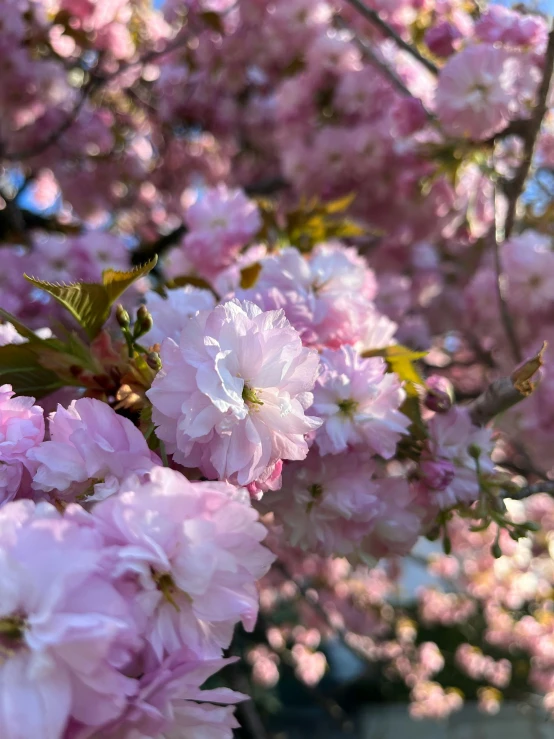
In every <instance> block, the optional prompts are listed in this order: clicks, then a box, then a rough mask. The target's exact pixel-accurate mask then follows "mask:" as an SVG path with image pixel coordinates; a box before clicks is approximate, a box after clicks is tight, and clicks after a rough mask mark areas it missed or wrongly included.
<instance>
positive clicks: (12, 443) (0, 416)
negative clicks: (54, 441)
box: [0, 385, 44, 503]
mask: <svg viewBox="0 0 554 739" xmlns="http://www.w3.org/2000/svg"><path fill="white" fill-rule="evenodd" d="M43 439H44V411H43V410H42V408H41V407H40V406H38V405H35V399H34V398H27V397H24V396H16V395H15V393H14V392H13V391H12V388H11V385H2V386H0V503H5V502H6V501H8V500H13V499H14V498H15V496H16V495H17V494H18V492H20V491H21V490H22V486H23V487H25V488H26V489H28V488H29V486H30V482H31V477H30V476H31V475H32V474H33V473H34V471H35V469H36V464H35V462H34V460H33V459H32V451H33V450H36V448H37V447H38V446H39V445H40V443H41V442H42V441H43Z"/></svg>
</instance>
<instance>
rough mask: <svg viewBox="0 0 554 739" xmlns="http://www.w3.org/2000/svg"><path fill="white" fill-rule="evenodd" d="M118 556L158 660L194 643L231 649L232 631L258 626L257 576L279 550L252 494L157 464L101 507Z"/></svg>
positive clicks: (118, 568)
mask: <svg viewBox="0 0 554 739" xmlns="http://www.w3.org/2000/svg"><path fill="white" fill-rule="evenodd" d="M94 517H95V519H96V520H97V521H98V523H99V526H100V528H101V530H102V532H103V533H104V536H105V538H106V542H107V544H108V546H112V547H114V552H115V555H116V558H117V560H116V564H115V565H114V567H115V575H116V576H117V577H124V578H127V579H128V580H129V588H130V592H131V593H132V594H133V595H132V596H131V597H132V599H133V602H134V604H135V610H136V619H137V622H138V623H140V624H141V629H142V630H143V632H144V634H145V636H146V639H147V640H148V642H149V644H150V646H151V649H152V652H153V655H154V656H155V658H156V660H157V661H158V662H161V661H162V660H163V659H164V657H165V656H166V655H168V654H171V652H172V651H174V650H175V649H178V648H181V647H185V646H188V647H189V648H192V649H194V650H195V651H196V652H197V653H199V654H200V653H201V654H204V655H206V656H218V655H219V650H220V648H221V647H227V646H228V645H229V642H230V640H231V636H232V634H233V628H234V626H235V624H236V623H237V622H238V621H242V623H243V625H244V626H245V628H246V629H249V630H251V629H252V628H253V627H254V624H255V622H256V616H257V610H258V595H257V591H256V587H255V581H256V580H257V579H259V578H260V577H261V576H262V575H264V574H265V573H266V572H267V570H268V568H269V566H270V564H271V562H272V561H273V555H272V554H271V553H270V552H269V550H267V549H266V548H265V547H263V546H261V544H260V542H261V541H262V540H263V538H264V537H265V534H266V530H265V528H264V527H263V526H262V525H261V524H260V523H258V521H257V518H258V516H257V513H256V511H254V510H253V509H252V508H251V507H250V505H249V500H248V496H242V497H241V496H240V494H239V492H238V491H236V489H235V488H234V487H233V486H232V485H230V484H228V483H217V482H192V483H191V482H189V481H188V480H187V479H186V478H185V477H184V476H183V475H181V474H180V473H179V472H176V471H173V470H169V469H167V468H163V467H155V468H153V469H152V471H151V473H150V474H149V476H148V478H147V479H146V480H145V481H144V482H141V481H140V479H139V478H138V477H131V478H129V479H128V480H126V481H125V482H124V483H123V484H122V486H121V488H120V491H119V493H118V495H115V496H112V497H110V498H107V499H106V500H104V501H102V502H101V503H99V504H98V505H97V506H96V507H95V508H94Z"/></svg>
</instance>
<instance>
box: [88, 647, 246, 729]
mask: <svg viewBox="0 0 554 739" xmlns="http://www.w3.org/2000/svg"><path fill="white" fill-rule="evenodd" d="M233 661H235V660H233V659H211V660H201V659H199V658H198V657H197V655H195V654H194V652H191V651H190V649H188V648H186V647H185V648H183V649H179V650H177V651H175V652H173V654H172V655H171V656H170V657H168V658H167V659H166V660H164V662H163V663H162V664H161V665H160V666H159V667H156V668H154V669H153V670H149V671H147V672H145V674H144V675H143V676H142V677H141V678H140V683H139V690H138V692H137V694H136V696H133V697H132V698H131V700H130V701H129V705H128V707H127V710H126V711H125V713H124V714H123V716H122V717H121V718H120V719H118V720H117V721H115V722H113V723H112V724H111V725H109V726H105V727H103V728H102V730H101V731H99V732H98V733H95V734H93V736H92V739H135V738H136V739H138V737H139V736H140V737H144V739H147V738H149V737H156V738H157V737H161V736H162V735H163V736H164V737H175V739H177V737H185V736H186V737H188V736H190V737H193V736H194V737H196V736H198V737H200V736H202V737H204V736H205V737H206V738H207V739H208V738H209V739H232V736H233V729H235V728H238V723H237V721H236V719H235V717H234V715H233V713H234V707H233V704H234V703H238V702H240V701H243V700H246V699H247V696H245V695H243V694H242V693H237V692H235V691H233V690H230V689H229V688H213V689H211V690H202V689H201V688H202V685H203V684H204V683H205V682H206V680H208V678H210V677H211V676H212V675H213V674H214V673H216V672H218V671H219V670H221V669H222V668H223V667H225V666H226V665H228V664H229V663H232V662H233ZM215 704H218V705H215ZM78 736H79V735H78Z"/></svg>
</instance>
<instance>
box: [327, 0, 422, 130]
mask: <svg viewBox="0 0 554 739" xmlns="http://www.w3.org/2000/svg"><path fill="white" fill-rule="evenodd" d="M335 23H336V25H337V26H338V27H339V28H342V29H343V30H345V31H349V32H350V33H351V34H352V41H353V42H354V43H355V44H356V46H357V47H358V49H359V50H360V52H361V54H362V56H364V57H365V58H366V59H367V61H368V62H369V63H370V64H372V65H373V66H374V67H375V68H376V69H378V70H379V71H380V72H381V73H382V75H383V77H386V79H387V80H388V81H389V82H390V83H391V85H392V86H393V87H394V89H395V90H396V91H397V92H399V93H400V94H401V95H405V96H406V97H410V98H414V99H415V97H414V95H413V94H412V93H411V92H410V90H409V89H408V88H407V87H406V85H405V84H404V83H403V82H402V80H401V79H400V77H399V76H398V75H397V74H396V72H395V71H394V70H392V69H391V68H390V67H389V66H388V64H386V63H385V62H384V61H383V60H382V59H379V57H378V56H377V54H376V53H375V52H374V51H373V49H372V48H371V46H370V45H369V44H366V42H365V41H363V40H362V39H361V38H359V36H357V35H356V34H355V33H354V32H353V31H352V29H351V28H350V26H348V25H347V24H346V23H345V21H344V19H343V18H341V17H340V15H336V16H335ZM420 102H421V101H420ZM421 107H422V108H423V110H424V111H425V115H426V116H427V119H428V120H429V121H433V120H434V117H433V115H432V114H431V113H430V112H429V111H428V110H426V108H425V106H424V105H423V103H421Z"/></svg>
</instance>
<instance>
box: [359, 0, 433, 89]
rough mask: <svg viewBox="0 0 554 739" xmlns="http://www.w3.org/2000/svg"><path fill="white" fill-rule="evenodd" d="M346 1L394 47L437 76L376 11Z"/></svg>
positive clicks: (410, 45)
mask: <svg viewBox="0 0 554 739" xmlns="http://www.w3.org/2000/svg"><path fill="white" fill-rule="evenodd" d="M346 1H347V2H348V3H349V4H350V5H351V6H352V7H353V8H355V9H356V10H357V11H358V13H360V15H363V16H364V18H367V20H368V21H370V22H371V23H373V25H374V26H376V27H377V28H378V29H379V30H380V31H381V33H383V34H384V35H385V36H387V38H390V39H392V40H393V41H394V42H395V43H396V45H397V46H399V47H400V48H401V49H402V50H403V51H405V52H407V53H408V54H410V56H413V58H414V59H417V61H418V62H419V63H420V64H423V66H424V67H425V68H426V69H427V70H429V72H431V74H434V75H437V74H438V73H439V70H438V69H437V67H436V66H435V65H434V64H433V62H432V61H430V60H429V59H426V58H425V57H424V56H423V55H422V54H420V53H419V51H418V50H417V49H416V48H415V46H413V45H412V44H409V43H408V42H407V41H404V39H403V38H402V36H399V35H398V33H396V31H395V30H394V28H391V26H389V24H388V23H385V21H384V20H383V19H382V18H381V17H380V15H379V13H377V11H376V10H373V9H372V8H368V7H367V5H364V3H362V2H361V0H346Z"/></svg>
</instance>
